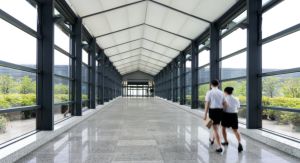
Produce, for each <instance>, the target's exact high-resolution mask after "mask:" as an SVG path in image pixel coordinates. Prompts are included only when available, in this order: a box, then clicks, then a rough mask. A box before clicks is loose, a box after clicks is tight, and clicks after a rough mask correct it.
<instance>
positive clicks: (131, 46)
mask: <svg viewBox="0 0 300 163" xmlns="http://www.w3.org/2000/svg"><path fill="white" fill-rule="evenodd" d="M141 45H142V41H141V40H139V41H136V42H133V43H128V44H127V46H123V45H122V46H118V49H119V52H124V51H128V50H132V49H137V48H140V47H141Z"/></svg>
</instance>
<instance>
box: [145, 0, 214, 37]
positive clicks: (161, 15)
mask: <svg viewBox="0 0 300 163" xmlns="http://www.w3.org/2000/svg"><path fill="white" fill-rule="evenodd" d="M184 4H185V6H188V5H189V4H187V3H186V2H184ZM146 23H147V24H151V25H153V26H155V27H158V28H162V29H164V30H167V31H170V32H172V33H176V34H179V35H182V36H184V37H187V38H191V39H193V38H195V37H197V34H199V33H202V32H203V31H204V30H205V29H206V28H207V27H208V26H209V23H208V22H205V21H202V20H199V19H196V18H194V17H190V16H189V15H185V14H182V13H181V12H178V11H176V10H172V9H169V8H166V7H165V6H162V5H159V4H156V3H149V4H148V8H147V17H146ZM184 28H188V29H189V30H186V29H184ZM195 33H196V34H195Z"/></svg>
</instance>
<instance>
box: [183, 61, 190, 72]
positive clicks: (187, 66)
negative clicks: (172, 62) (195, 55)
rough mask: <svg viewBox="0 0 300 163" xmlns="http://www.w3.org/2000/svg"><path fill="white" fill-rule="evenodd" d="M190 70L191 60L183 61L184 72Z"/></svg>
mask: <svg viewBox="0 0 300 163" xmlns="http://www.w3.org/2000/svg"><path fill="white" fill-rule="evenodd" d="M191 70H192V61H186V62H185V72H191Z"/></svg>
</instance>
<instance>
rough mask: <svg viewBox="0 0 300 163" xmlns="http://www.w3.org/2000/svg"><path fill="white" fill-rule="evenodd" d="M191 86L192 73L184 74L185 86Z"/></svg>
mask: <svg viewBox="0 0 300 163" xmlns="http://www.w3.org/2000/svg"><path fill="white" fill-rule="evenodd" d="M191 85H192V73H191V72H188V73H186V74H185V86H191Z"/></svg>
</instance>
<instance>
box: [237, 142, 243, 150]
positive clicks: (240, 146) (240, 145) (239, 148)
mask: <svg viewBox="0 0 300 163" xmlns="http://www.w3.org/2000/svg"><path fill="white" fill-rule="evenodd" d="M238 151H239V152H242V151H243V146H242V144H241V143H239V147H238Z"/></svg>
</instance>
